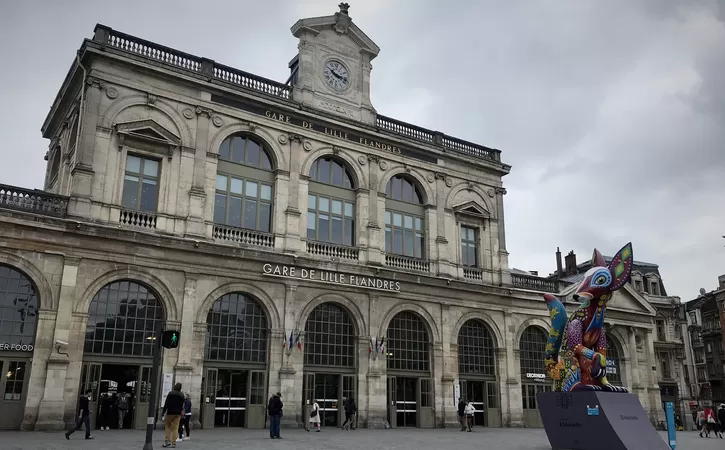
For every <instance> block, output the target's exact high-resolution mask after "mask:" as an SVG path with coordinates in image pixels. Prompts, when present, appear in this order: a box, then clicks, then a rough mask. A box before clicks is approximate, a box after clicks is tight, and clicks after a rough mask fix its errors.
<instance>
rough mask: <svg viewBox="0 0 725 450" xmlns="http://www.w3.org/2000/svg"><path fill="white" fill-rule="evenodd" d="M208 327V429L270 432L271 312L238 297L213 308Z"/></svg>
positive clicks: (204, 420)
mask: <svg viewBox="0 0 725 450" xmlns="http://www.w3.org/2000/svg"><path fill="white" fill-rule="evenodd" d="M206 323H207V333H206V343H205V346H204V368H205V371H204V379H203V381H202V385H203V388H202V393H203V395H202V396H201V397H200V398H199V401H200V402H201V403H200V404H202V405H203V407H202V417H201V423H202V426H203V427H204V428H214V427H217V428H219V427H247V428H264V424H265V419H266V416H267V415H266V400H267V395H266V394H267V355H268V354H269V342H268V336H269V321H268V317H267V313H266V312H265V310H264V309H263V308H262V305H261V304H260V302H258V301H257V299H255V298H254V297H252V296H251V295H248V294H246V293H243V292H232V293H229V294H226V295H223V296H221V297H219V298H218V299H217V300H216V301H215V302H214V303H213V304H212V307H211V309H210V310H209V313H208V314H207V320H206Z"/></svg>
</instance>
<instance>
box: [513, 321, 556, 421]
mask: <svg viewBox="0 0 725 450" xmlns="http://www.w3.org/2000/svg"><path fill="white" fill-rule="evenodd" d="M546 339H547V338H546V333H545V332H544V330H543V329H541V327H538V326H535V325H531V326H528V327H526V329H525V330H524V332H523V333H522V334H521V340H520V341H519V352H520V353H519V355H520V360H521V399H522V403H523V409H524V426H526V427H537V428H541V427H543V426H544V425H543V423H542V422H541V416H540V415H539V409H538V405H537V404H536V394H538V393H539V392H550V391H551V388H552V380H551V378H549V375H548V374H547V373H546V366H545V365H544V354H545V353H546Z"/></svg>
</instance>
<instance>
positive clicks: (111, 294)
mask: <svg viewBox="0 0 725 450" xmlns="http://www.w3.org/2000/svg"><path fill="white" fill-rule="evenodd" d="M163 321H164V308H163V305H162V304H161V302H160V301H159V300H158V299H157V297H156V294H154V293H153V292H152V291H151V290H150V289H149V288H147V287H146V286H144V285H143V284H140V283H138V282H136V281H132V280H122V281H115V282H113V283H110V284H107V285H105V286H104V287H103V288H101V290H100V291H98V293H97V294H96V296H95V297H93V300H91V305H90V307H89V311H88V325H87V327H86V341H85V345H84V352H85V353H95V354H103V355H123V356H147V357H151V356H153V349H154V339H155V337H156V335H157V332H158V330H159V329H160V328H161V327H162V326H163Z"/></svg>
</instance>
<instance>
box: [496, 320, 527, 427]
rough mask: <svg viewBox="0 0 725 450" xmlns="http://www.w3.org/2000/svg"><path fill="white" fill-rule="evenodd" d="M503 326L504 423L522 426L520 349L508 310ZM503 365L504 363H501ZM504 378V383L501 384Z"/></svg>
mask: <svg viewBox="0 0 725 450" xmlns="http://www.w3.org/2000/svg"><path fill="white" fill-rule="evenodd" d="M503 318H504V326H503V328H502V330H503V333H504V340H505V344H504V346H505V349H506V359H505V361H503V362H504V363H505V367H506V371H505V372H504V373H503V374H502V376H501V377H499V379H500V380H502V383H501V384H502V386H501V387H502V389H501V391H502V397H503V392H504V391H507V392H508V404H507V405H506V407H507V408H508V417H509V422H508V424H506V423H505V422H504V424H505V425H508V426H510V427H522V426H523V425H524V409H523V406H522V403H521V402H522V394H521V381H520V380H521V377H520V375H519V374H520V373H521V365H520V350H519V343H518V342H515V340H516V339H515V335H514V331H513V330H514V326H513V325H514V319H513V314H512V313H511V311H510V310H507V311H504V316H503ZM501 366H502V367H503V366H504V365H503V364H501ZM503 380H505V385H504V384H503ZM505 409H506V408H504V405H503V404H502V405H501V411H502V413H503V411H504V410H505Z"/></svg>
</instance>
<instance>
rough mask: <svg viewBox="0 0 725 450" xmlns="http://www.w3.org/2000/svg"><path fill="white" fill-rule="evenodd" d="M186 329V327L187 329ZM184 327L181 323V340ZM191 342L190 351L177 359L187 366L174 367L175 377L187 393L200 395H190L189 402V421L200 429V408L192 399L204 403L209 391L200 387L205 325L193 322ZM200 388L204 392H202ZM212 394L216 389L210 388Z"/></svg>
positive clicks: (202, 371)
mask: <svg viewBox="0 0 725 450" xmlns="http://www.w3.org/2000/svg"><path fill="white" fill-rule="evenodd" d="M187 328H188V327H187ZM185 329H186V328H185V326H184V324H183V322H182V332H181V339H182V342H183V339H184V330H185ZM192 330H193V331H192V333H193V340H192V341H191V342H190V343H189V346H190V347H191V349H190V351H187V350H186V349H184V352H183V356H182V354H180V355H179V359H180V360H182V358H183V361H187V359H186V358H188V364H177V365H176V376H177V377H179V378H180V379H181V378H183V379H184V380H185V381H181V380H180V381H181V382H182V383H184V385H185V386H188V390H189V392H192V393H193V392H198V393H201V394H202V395H192V401H191V421H192V423H193V426H194V428H197V429H198V428H201V421H200V420H199V419H201V406H202V405H200V404H198V403H199V402H198V401H196V402H195V401H193V399H194V398H201V399H202V402H206V397H207V396H208V394H209V392H210V390H209V387H208V386H202V379H203V378H204V376H205V374H204V371H205V369H206V367H204V352H205V351H206V333H207V324H206V323H202V322H195V323H194V324H193V325H192ZM202 388H204V389H205V390H206V392H202ZM212 392H213V393H214V394H216V387H213V388H212Z"/></svg>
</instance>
